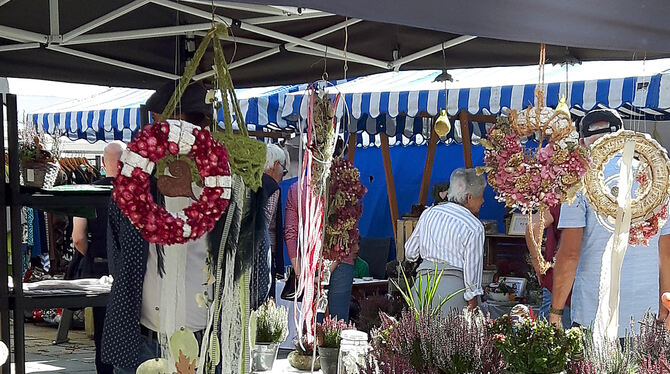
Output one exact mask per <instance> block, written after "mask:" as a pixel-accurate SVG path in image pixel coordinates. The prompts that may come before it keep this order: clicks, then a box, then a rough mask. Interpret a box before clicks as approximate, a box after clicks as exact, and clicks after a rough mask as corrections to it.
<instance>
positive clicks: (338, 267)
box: [284, 138, 359, 321]
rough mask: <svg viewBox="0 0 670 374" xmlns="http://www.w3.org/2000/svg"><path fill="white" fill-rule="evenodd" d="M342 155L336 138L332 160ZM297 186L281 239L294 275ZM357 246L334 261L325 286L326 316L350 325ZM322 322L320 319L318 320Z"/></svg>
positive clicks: (289, 199) (288, 203)
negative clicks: (328, 281) (284, 242)
mask: <svg viewBox="0 0 670 374" xmlns="http://www.w3.org/2000/svg"><path fill="white" fill-rule="evenodd" d="M343 152H344V141H342V139H341V138H338V140H337V143H336V144H335V149H334V153H333V154H334V156H335V157H337V156H340V155H342V153H343ZM298 187H299V186H298V182H295V183H293V184H292V185H291V187H290V188H289V190H288V197H287V198H286V207H285V208H284V217H285V221H284V238H285V240H286V249H287V251H288V256H289V259H290V261H291V265H292V266H293V269H295V272H296V274H300V266H301V264H300V262H299V261H298V222H299V220H298V191H299V188H298ZM358 250H359V248H358V243H354V245H353V246H352V248H351V253H350V254H349V256H347V257H345V258H343V259H342V260H340V261H334V262H333V263H332V264H331V266H330V272H331V275H330V284H329V285H328V313H329V314H330V316H337V318H338V319H343V320H345V321H349V304H350V301H351V287H352V284H353V281H354V260H355V259H356V258H357V257H358ZM319 318H322V316H319Z"/></svg>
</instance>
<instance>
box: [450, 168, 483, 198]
mask: <svg viewBox="0 0 670 374" xmlns="http://www.w3.org/2000/svg"><path fill="white" fill-rule="evenodd" d="M484 188H486V180H485V179H484V176H483V175H477V172H476V171H475V169H463V168H460V169H456V170H454V171H453V172H452V173H451V177H450V178H449V192H448V193H447V199H448V200H449V201H450V202H452V203H457V204H461V205H463V204H465V203H466V202H467V201H468V195H470V196H475V197H479V196H482V195H483V194H484Z"/></svg>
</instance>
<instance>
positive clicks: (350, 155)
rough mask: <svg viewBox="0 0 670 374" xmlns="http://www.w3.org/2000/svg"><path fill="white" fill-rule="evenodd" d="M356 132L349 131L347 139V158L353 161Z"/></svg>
mask: <svg viewBox="0 0 670 374" xmlns="http://www.w3.org/2000/svg"><path fill="white" fill-rule="evenodd" d="M356 138H357V137H356V133H353V134H352V133H349V140H347V143H348V144H347V160H349V161H351V163H352V164H353V163H354V156H355V155H356Z"/></svg>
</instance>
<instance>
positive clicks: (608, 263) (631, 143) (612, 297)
mask: <svg viewBox="0 0 670 374" xmlns="http://www.w3.org/2000/svg"><path fill="white" fill-rule="evenodd" d="M634 153H635V140H632V139H630V140H628V141H626V143H625V145H624V148H623V157H622V160H621V169H620V170H619V184H618V187H619V193H618V196H617V217H616V224H615V227H614V233H613V234H612V237H611V238H610V240H609V241H608V242H607V246H606V247H605V252H604V253H603V257H602V265H601V269H600V289H599V296H598V309H597V311H596V319H595V322H594V326H593V336H594V340H595V342H596V344H597V345H598V346H603V344H606V343H607V342H611V341H614V340H615V339H616V338H617V337H618V332H619V297H620V295H619V289H620V280H621V266H622V265H623V259H624V256H625V255H626V249H628V238H629V235H630V222H631V214H632V213H631V201H632V197H631V192H632V188H633V182H634V181H633V155H634Z"/></svg>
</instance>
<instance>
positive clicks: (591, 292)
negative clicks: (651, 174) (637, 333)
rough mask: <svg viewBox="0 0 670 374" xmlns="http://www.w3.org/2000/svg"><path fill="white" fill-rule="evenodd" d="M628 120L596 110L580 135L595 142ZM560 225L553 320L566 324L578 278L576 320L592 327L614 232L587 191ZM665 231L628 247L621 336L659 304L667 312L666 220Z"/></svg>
mask: <svg viewBox="0 0 670 374" xmlns="http://www.w3.org/2000/svg"><path fill="white" fill-rule="evenodd" d="M622 124H623V123H622V120H621V118H620V117H619V115H618V114H617V112H615V111H613V110H609V109H598V110H594V111H591V112H589V113H588V114H587V115H586V116H585V117H584V119H582V123H581V124H580V126H579V127H580V137H581V139H582V141H583V142H584V144H585V145H587V146H591V145H592V144H593V143H594V142H595V141H596V140H597V139H598V138H600V137H601V136H603V135H604V134H606V133H609V132H614V131H617V130H619V129H620V128H621V127H622ZM619 164H620V157H615V158H613V159H612V161H611V162H610V163H609V164H608V165H606V167H605V171H604V174H605V178H609V177H610V176H613V175H616V174H618V172H619ZM633 190H635V185H634V186H633ZM558 226H559V229H561V230H563V231H562V235H561V244H560V248H561V249H560V251H558V255H557V259H556V265H555V267H554V289H553V299H552V307H551V309H550V315H549V319H550V321H551V322H552V323H554V324H556V325H558V326H560V323H561V314H562V312H563V308H564V306H565V303H566V299H567V297H568V294H569V292H570V287H571V286H573V282H574V288H573V291H572V304H571V310H570V311H571V315H572V321H573V323H576V324H579V325H583V326H587V327H588V326H591V325H592V324H593V322H594V320H595V317H596V310H597V308H598V295H599V292H598V287H599V282H600V269H601V266H602V255H603V252H604V251H605V247H606V245H607V242H608V241H609V239H610V237H611V236H612V232H611V231H609V230H607V229H606V228H605V227H603V226H602V225H601V224H600V222H599V220H598V217H597V215H596V212H595V211H594V210H593V209H592V208H591V206H589V203H588V201H587V199H586V197H585V196H584V195H583V194H579V195H578V196H577V198H576V200H575V202H573V204H571V205H569V204H563V206H562V209H561V216H560V220H559V225H558ZM659 231H660V232H659V234H657V235H656V236H655V237H653V238H651V240H650V241H649V246H629V247H628V249H627V251H626V255H625V257H624V261H623V265H622V269H621V283H620V284H621V291H620V292H621V293H620V300H621V302H620V306H619V336H620V337H623V336H625V333H626V330H628V329H629V328H630V319H631V318H634V319H635V320H640V319H641V318H642V317H643V316H644V313H645V312H646V311H647V310H648V309H650V308H654V309H655V308H656V307H657V305H658V308H659V309H658V311H659V314H660V313H662V312H663V308H662V307H661V305H660V304H657V303H659V301H658V300H659V297H660V295H661V293H662V292H663V291H666V292H667V291H670V274H667V273H668V272H670V261H668V260H665V259H664V258H667V257H668V256H670V224H667V223H666V225H665V226H663V227H662V228H660V230H659ZM659 254H660V256H659ZM659 258H660V259H661V260H660V262H659ZM659 267H660V268H661V269H660V270H661V271H660V272H659ZM664 273H665V275H664ZM659 290H660V292H659ZM665 314H666V315H667V311H666V312H665ZM660 315H662V314H660Z"/></svg>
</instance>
